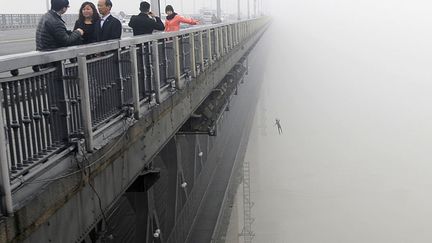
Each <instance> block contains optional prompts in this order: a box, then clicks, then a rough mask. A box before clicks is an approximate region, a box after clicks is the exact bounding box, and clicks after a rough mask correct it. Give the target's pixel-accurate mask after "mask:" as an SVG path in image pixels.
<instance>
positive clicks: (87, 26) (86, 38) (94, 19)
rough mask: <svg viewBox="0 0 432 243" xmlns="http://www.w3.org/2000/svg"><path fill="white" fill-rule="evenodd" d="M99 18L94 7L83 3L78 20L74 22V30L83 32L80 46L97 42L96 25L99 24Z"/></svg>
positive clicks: (91, 4) (89, 3)
mask: <svg viewBox="0 0 432 243" xmlns="http://www.w3.org/2000/svg"><path fill="white" fill-rule="evenodd" d="M99 19H100V16H99V13H98V11H97V10H96V6H95V5H94V4H93V3H91V2H84V3H83V4H82V5H81V7H80V10H79V18H78V20H77V21H76V22H75V27H74V30H75V29H78V28H80V29H82V30H84V35H83V36H82V44H89V43H93V42H96V41H97V28H96V24H97V23H99V22H98V21H99Z"/></svg>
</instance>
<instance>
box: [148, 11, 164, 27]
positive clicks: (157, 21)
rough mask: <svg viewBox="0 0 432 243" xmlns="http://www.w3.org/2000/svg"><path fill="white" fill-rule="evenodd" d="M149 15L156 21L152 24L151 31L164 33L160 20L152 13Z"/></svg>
mask: <svg viewBox="0 0 432 243" xmlns="http://www.w3.org/2000/svg"><path fill="white" fill-rule="evenodd" d="M149 15H150V16H151V17H153V18H154V19H155V20H156V21H155V22H154V23H153V26H152V27H153V29H155V30H160V31H164V30H165V25H164V24H163V23H162V20H161V19H160V18H159V17H158V16H156V15H155V14H154V13H152V12H150V13H149Z"/></svg>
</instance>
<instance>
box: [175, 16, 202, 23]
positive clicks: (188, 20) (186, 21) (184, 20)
mask: <svg viewBox="0 0 432 243" xmlns="http://www.w3.org/2000/svg"><path fill="white" fill-rule="evenodd" d="M179 17H180V18H179V21H180V23H185V24H190V25H196V24H198V20H195V19H189V18H185V17H183V16H179Z"/></svg>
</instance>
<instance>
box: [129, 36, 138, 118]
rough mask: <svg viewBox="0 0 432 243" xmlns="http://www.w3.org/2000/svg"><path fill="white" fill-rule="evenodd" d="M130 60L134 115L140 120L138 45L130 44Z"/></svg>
mask: <svg viewBox="0 0 432 243" xmlns="http://www.w3.org/2000/svg"><path fill="white" fill-rule="evenodd" d="M129 53H130V61H131V81H132V96H133V107H134V116H135V119H136V120H139V114H140V110H139V109H140V90H139V83H138V82H139V80H138V60H137V48H136V46H133V45H132V46H130V49H129Z"/></svg>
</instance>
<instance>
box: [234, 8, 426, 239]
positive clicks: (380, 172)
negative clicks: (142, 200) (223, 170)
mask: <svg viewBox="0 0 432 243" xmlns="http://www.w3.org/2000/svg"><path fill="white" fill-rule="evenodd" d="M431 6H432V3H431V2H430V1H415V0H414V1H401V0H393V1H389V0H386V1H382V0H381V1H379V0H374V1H372V0H365V1H352V0H334V1H318V0H315V1H313V0H303V1H279V3H277V2H276V1H273V4H272V5H271V9H270V11H271V12H272V13H273V16H274V21H273V24H272V26H271V28H270V29H269V31H268V32H267V34H266V36H265V37H264V38H263V40H262V42H261V44H260V45H259V46H258V47H259V48H266V49H267V50H268V54H267V57H263V60H266V59H267V60H268V62H267V63H266V64H261V65H257V64H256V63H257V62H254V63H255V64H254V66H251V68H254V69H257V68H258V69H261V70H262V71H263V72H264V83H263V89H262V91H261V97H260V99H259V105H258V107H257V112H256V117H255V120H254V125H253V129H252V134H251V138H250V141H249V147H248V152H247V155H246V160H247V161H249V162H250V163H251V170H252V182H253V183H252V188H251V190H252V192H253V193H252V200H253V201H254V202H255V206H254V207H253V209H252V214H253V216H254V218H255V222H254V224H253V229H254V231H255V234H256V236H255V240H254V242H257V243H262V242H266V243H267V242H269V243H273V242H278V243H285V242H294V243H299V242H311V243H315V242H320V243H323V242H328V243H334V242H359V243H360V242H368V243H371V242H376V243H383V242H390V243H395V242H432V231H431V230H430V226H431V225H432V159H431V158H432V155H431V145H432V95H431V94H432V82H431V80H432V75H431V71H430V70H431V64H432V59H431V57H432V47H431V43H432V38H431V37H432V34H431V33H432V31H431V23H432V14H431ZM276 7H277V8H276ZM275 118H279V119H280V120H281V124H282V127H283V135H278V132H277V128H276V127H275V126H274V121H275ZM240 200H241V199H240Z"/></svg>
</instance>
